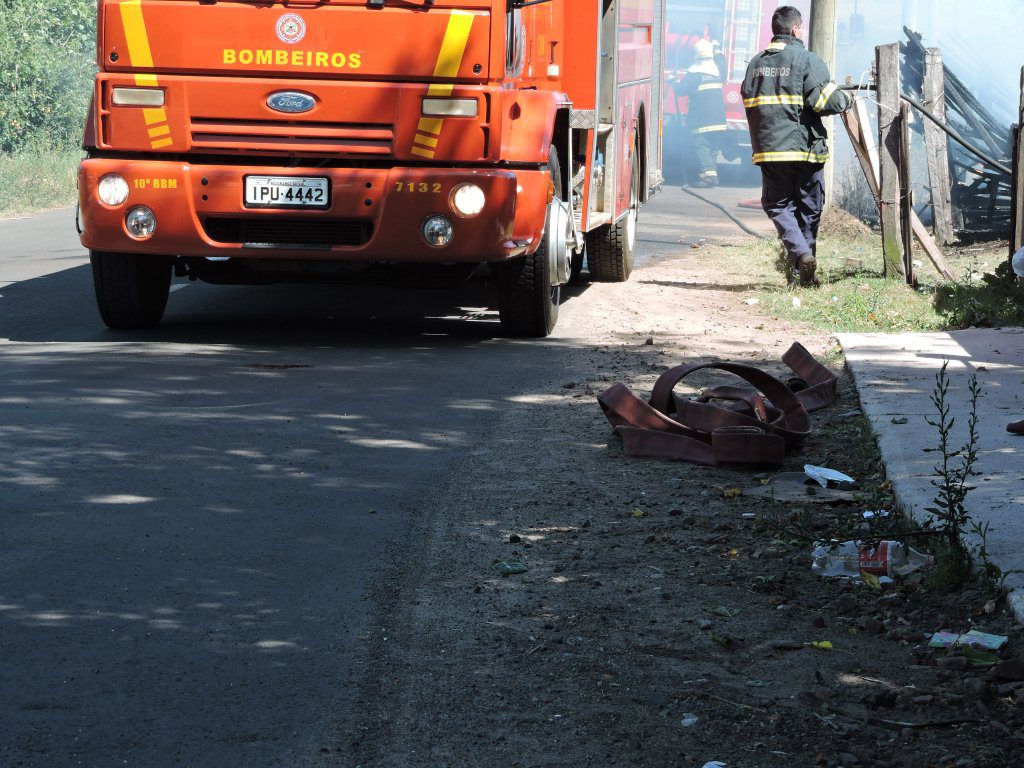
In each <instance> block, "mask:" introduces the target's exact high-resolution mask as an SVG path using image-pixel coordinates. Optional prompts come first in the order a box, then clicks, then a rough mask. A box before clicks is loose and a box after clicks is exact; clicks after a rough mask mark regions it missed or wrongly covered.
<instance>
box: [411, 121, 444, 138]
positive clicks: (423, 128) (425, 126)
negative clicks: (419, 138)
mask: <svg viewBox="0 0 1024 768" xmlns="http://www.w3.org/2000/svg"><path fill="white" fill-rule="evenodd" d="M442 122H444V121H443V120H441V118H439V117H421V118H420V122H419V125H418V126H416V130H417V131H419V132H420V133H432V134H434V135H435V136H437V135H438V134H439V133H441V123H442Z"/></svg>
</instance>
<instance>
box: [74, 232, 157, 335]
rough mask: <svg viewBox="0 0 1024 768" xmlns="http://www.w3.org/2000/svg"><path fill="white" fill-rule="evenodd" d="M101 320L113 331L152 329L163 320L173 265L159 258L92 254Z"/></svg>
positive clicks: (125, 254)
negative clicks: (113, 329)
mask: <svg viewBox="0 0 1024 768" xmlns="http://www.w3.org/2000/svg"><path fill="white" fill-rule="evenodd" d="M89 261H90V262H91V263H92V282H93V286H94V287H95V289H96V303H97V305H98V306H99V310H100V317H102V318H103V322H104V323H106V324H107V325H108V326H109V327H110V328H115V329H130V328H150V327H152V326H154V325H157V324H158V323H159V322H160V320H161V319H162V318H163V316H164V309H165V308H166V306H167V296H168V294H169V293H170V289H171V262H170V260H169V259H165V258H162V257H159V256H149V255H146V256H140V255H137V254H133V253H105V252H102V251H90V253H89Z"/></svg>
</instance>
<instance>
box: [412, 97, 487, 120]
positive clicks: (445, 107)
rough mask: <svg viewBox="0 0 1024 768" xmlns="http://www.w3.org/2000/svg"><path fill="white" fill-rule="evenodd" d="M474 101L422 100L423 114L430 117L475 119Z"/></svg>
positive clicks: (475, 108)
mask: <svg viewBox="0 0 1024 768" xmlns="http://www.w3.org/2000/svg"><path fill="white" fill-rule="evenodd" d="M477 109H478V105H477V102H476V99H424V100H423V114H424V115H428V116H430V117H476V115H477Z"/></svg>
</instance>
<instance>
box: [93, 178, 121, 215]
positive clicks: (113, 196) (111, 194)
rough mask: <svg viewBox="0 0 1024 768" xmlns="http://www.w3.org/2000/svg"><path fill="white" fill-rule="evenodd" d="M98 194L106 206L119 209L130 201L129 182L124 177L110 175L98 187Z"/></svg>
mask: <svg viewBox="0 0 1024 768" xmlns="http://www.w3.org/2000/svg"><path fill="white" fill-rule="evenodd" d="M96 194H97V196H98V197H99V199H100V201H101V202H102V203H103V204H104V205H109V206H111V207H112V208H117V207H118V206H119V205H124V201H125V200H127V199H128V182H127V181H125V179H124V177H123V176H118V175H117V174H116V173H108V174H107V175H106V176H104V177H103V178H102V179H100V183H99V184H97V185H96Z"/></svg>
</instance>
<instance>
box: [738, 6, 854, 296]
mask: <svg viewBox="0 0 1024 768" xmlns="http://www.w3.org/2000/svg"><path fill="white" fill-rule="evenodd" d="M802 24H803V19H802V18H801V15H800V11H798V10H797V9H796V8H794V7H793V6H791V5H784V6H782V7H780V8H779V9H778V10H776V11H775V14H774V15H773V16H772V33H773V34H774V35H775V36H774V37H773V38H772V42H771V45H769V46H768V49H767V50H766V51H762V52H761V53H759V54H758V55H757V56H755V57H754V58H753V59H751V60H750V64H749V65H748V66H747V74H746V77H745V78H744V80H743V87H742V89H741V93H742V95H743V105H744V107H745V108H746V112H747V122H748V123H749V125H750V140H751V144H752V145H753V148H754V162H755V163H757V165H759V166H760V168H761V178H762V192H761V205H762V207H763V208H764V211H765V213H767V214H768V217H769V218H770V219H771V220H772V222H773V223H774V224H775V228H776V229H778V231H779V237H780V238H781V239H782V242H783V244H784V245H785V246H786V252H787V253H788V254H789V258H790V261H791V264H792V268H793V271H794V272H795V273H796V274H798V275H799V277H800V283H801V284H802V285H817V284H818V281H817V278H816V277H815V274H814V272H815V270H816V269H817V259H816V258H815V241H816V240H817V237H818V224H819V222H820V221H821V209H822V206H823V205H824V203H825V174H824V168H825V162H826V161H827V160H828V143H827V141H826V133H825V127H824V125H823V124H822V122H821V116H822V115H835V114H838V113H840V112H845V111H846V110H847V109H849V108H850V106H851V104H852V100H851V99H850V96H849V94H847V93H846V92H845V91H841V90H838V88H837V87H836V84H835V83H834V82H832V80H831V78H830V75H829V71H828V67H827V66H826V65H825V62H823V61H822V60H821V59H819V58H818V57H817V56H815V55H814V54H813V53H811V52H810V51H808V50H807V49H806V48H804V45H803V43H802V42H801V41H800V27H801V25H802Z"/></svg>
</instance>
